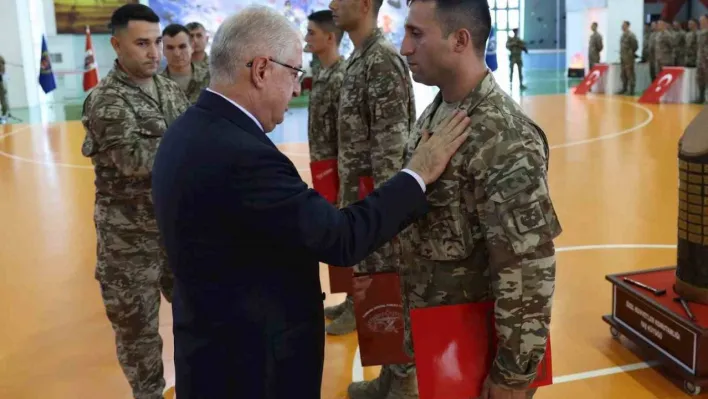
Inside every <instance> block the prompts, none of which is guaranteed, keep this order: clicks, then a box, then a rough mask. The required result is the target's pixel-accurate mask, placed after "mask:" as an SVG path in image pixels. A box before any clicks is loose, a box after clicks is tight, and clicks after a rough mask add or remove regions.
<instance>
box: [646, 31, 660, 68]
mask: <svg viewBox="0 0 708 399" xmlns="http://www.w3.org/2000/svg"><path fill="white" fill-rule="evenodd" d="M650 26H651V31H650V32H649V36H648V37H647V39H646V41H645V44H646V46H647V62H649V75H650V77H651V81H652V82H653V81H654V79H656V74H657V72H656V37H657V34H658V29H659V28H658V26H657V23H656V21H655V22H652V23H651V25H650Z"/></svg>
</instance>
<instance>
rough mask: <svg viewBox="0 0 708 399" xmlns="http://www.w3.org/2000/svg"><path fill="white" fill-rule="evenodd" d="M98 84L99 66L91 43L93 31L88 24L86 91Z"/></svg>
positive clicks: (85, 61)
mask: <svg viewBox="0 0 708 399" xmlns="http://www.w3.org/2000/svg"><path fill="white" fill-rule="evenodd" d="M97 84H98V66H97V65H96V57H94V53H93V44H91V31H90V30H89V27H88V25H86V55H84V91H89V90H91V89H92V88H94V87H96V85H97Z"/></svg>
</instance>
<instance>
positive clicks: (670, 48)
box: [642, 15, 708, 104]
mask: <svg viewBox="0 0 708 399" xmlns="http://www.w3.org/2000/svg"><path fill="white" fill-rule="evenodd" d="M687 28H688V29H687V30H685V29H684V28H683V26H682V24H681V23H680V22H678V21H674V22H673V24H672V23H671V22H669V21H668V20H659V21H654V22H652V23H651V24H648V25H646V26H645V28H644V48H643V49H642V60H646V61H648V62H649V70H650V74H651V79H652V81H653V80H654V79H655V78H656V76H657V75H658V73H659V72H661V68H663V67H665V66H685V67H689V68H697V71H696V72H697V79H696V80H697V82H696V83H697V84H698V94H699V99H698V102H699V103H701V104H702V103H705V100H706V97H705V94H706V81H708V15H703V16H701V17H700V18H699V20H698V21H696V20H695V19H692V20H689V21H688V23H687Z"/></svg>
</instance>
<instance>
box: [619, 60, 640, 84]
mask: <svg viewBox="0 0 708 399" xmlns="http://www.w3.org/2000/svg"><path fill="white" fill-rule="evenodd" d="M620 67H621V68H622V71H621V73H620V78H621V79H622V90H623V91H626V90H627V86H629V88H630V90H631V91H634V85H635V82H636V80H637V79H636V77H635V75H634V61H631V62H630V61H622V62H621V66H620Z"/></svg>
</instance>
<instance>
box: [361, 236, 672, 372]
mask: <svg viewBox="0 0 708 399" xmlns="http://www.w3.org/2000/svg"><path fill="white" fill-rule="evenodd" d="M674 248H676V245H672V244H599V245H577V246H570V247H558V248H556V252H574V251H591V250H598V249H599V250H604V249H674ZM654 364H655V363H654V362H640V363H633V364H627V365H623V366H613V367H608V368H605V369H598V370H589V371H584V372H580V373H575V374H568V375H563V376H558V377H553V383H554V384H555V383H563V382H570V381H579V380H584V379H588V378H595V377H601V376H605V375H611V374H618V373H622V372H631V371H635V370H641V369H645V368H649V367H652V366H653V365H654ZM363 380H364V369H363V366H362V365H361V354H360V349H359V344H358V343H357V346H356V352H355V353H354V360H353V361H352V382H358V381H363Z"/></svg>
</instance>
